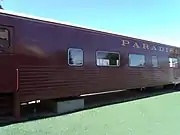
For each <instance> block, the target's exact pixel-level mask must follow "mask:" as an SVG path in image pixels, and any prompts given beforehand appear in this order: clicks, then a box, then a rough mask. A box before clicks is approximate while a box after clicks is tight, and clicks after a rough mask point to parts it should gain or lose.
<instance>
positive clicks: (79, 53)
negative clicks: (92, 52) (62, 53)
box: [68, 48, 83, 66]
mask: <svg viewBox="0 0 180 135" xmlns="http://www.w3.org/2000/svg"><path fill="white" fill-rule="evenodd" d="M68 64H69V65H70V66H82V65H83V50H82V49H77V48H69V49H68Z"/></svg>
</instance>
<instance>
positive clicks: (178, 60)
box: [168, 57, 179, 68]
mask: <svg viewBox="0 0 180 135" xmlns="http://www.w3.org/2000/svg"><path fill="white" fill-rule="evenodd" d="M169 58H175V59H177V62H178V63H177V67H170V63H169ZM168 65H169V68H179V60H178V58H177V57H168Z"/></svg>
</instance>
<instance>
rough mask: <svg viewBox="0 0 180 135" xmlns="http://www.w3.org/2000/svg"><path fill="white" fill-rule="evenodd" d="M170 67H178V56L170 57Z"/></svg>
mask: <svg viewBox="0 0 180 135" xmlns="http://www.w3.org/2000/svg"><path fill="white" fill-rule="evenodd" d="M169 67H173V68H177V67H178V59H177V58H169Z"/></svg>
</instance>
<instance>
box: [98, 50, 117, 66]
mask: <svg viewBox="0 0 180 135" xmlns="http://www.w3.org/2000/svg"><path fill="white" fill-rule="evenodd" d="M96 64H97V65H98V66H119V64H120V55H119V53H113V52H103V51H98V52H96Z"/></svg>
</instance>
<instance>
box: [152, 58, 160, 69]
mask: <svg viewBox="0 0 180 135" xmlns="http://www.w3.org/2000/svg"><path fill="white" fill-rule="evenodd" d="M153 56H156V58H157V67H153V63H152V57H153ZM158 58H159V57H158V56H157V55H151V64H152V68H159V67H160V65H159V59H158Z"/></svg>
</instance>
